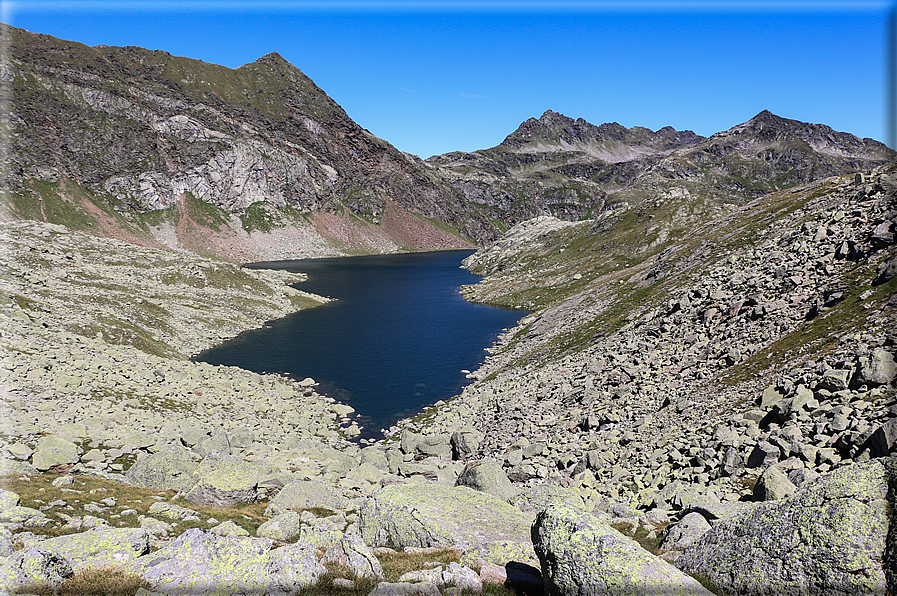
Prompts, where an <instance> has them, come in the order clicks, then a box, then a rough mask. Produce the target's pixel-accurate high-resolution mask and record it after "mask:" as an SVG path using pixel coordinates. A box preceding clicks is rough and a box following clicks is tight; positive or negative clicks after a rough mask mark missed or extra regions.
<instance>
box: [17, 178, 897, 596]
mask: <svg viewBox="0 0 897 596" xmlns="http://www.w3.org/2000/svg"><path fill="white" fill-rule="evenodd" d="M895 196H897V183H895V173H894V172H893V168H891V169H887V168H881V169H879V170H877V171H875V172H872V173H871V175H868V176H867V177H864V178H863V179H862V180H861V181H859V183H858V181H857V180H855V179H854V177H840V178H839V177H835V178H829V179H826V180H823V181H820V182H817V183H813V184H811V185H808V186H805V187H799V188H797V189H790V190H787V191H781V192H780V193H776V194H774V195H771V196H770V197H764V198H761V199H758V200H756V201H754V202H752V203H748V204H747V205H745V206H744V207H743V208H741V209H740V210H739V211H737V212H735V213H731V214H729V215H726V216H723V217H721V218H719V219H717V220H715V221H714V222H712V223H711V224H708V225H707V226H705V227H704V228H702V229H700V230H697V231H695V232H693V233H692V234H691V235H690V236H688V237H686V238H684V239H683V241H682V242H681V243H680V244H677V245H676V246H674V247H673V248H672V249H670V250H668V251H664V252H663V253H661V254H660V255H658V256H657V257H655V258H652V259H648V260H645V261H644V262H641V263H639V264H637V265H634V266H633V267H630V268H622V269H614V270H613V271H610V272H607V273H603V274H601V275H593V274H592V273H591V272H590V270H588V269H587V268H583V269H582V270H579V269H577V268H576V266H571V265H570V264H569V263H568V264H567V265H565V266H562V267H561V266H559V267H557V268H556V269H552V266H550V265H546V264H544V263H542V264H540V265H539V266H538V268H537V267H536V265H534V264H533V263H532V262H529V263H524V262H522V261H519V260H515V259H516V257H515V255H519V254H523V253H527V254H540V253H541V254H542V255H547V256H548V257H549V258H550V257H551V255H553V254H554V255H558V256H559V257H560V255H570V254H571V253H574V252H576V251H574V250H573V249H572V247H573V246H574V245H575V242H577V240H576V238H577V237H576V236H575V235H576V234H584V235H586V236H590V235H592V236H593V235H594V234H595V231H594V230H593V229H592V227H594V226H595V225H596V223H595V222H594V221H585V222H578V223H574V224H570V223H569V222H564V223H560V222H558V221H557V220H553V219H551V218H540V219H537V220H534V221H531V222H528V223H526V224H522V225H521V226H518V227H516V228H514V229H512V230H511V231H510V232H509V233H508V235H506V236H505V237H504V238H503V240H501V241H499V242H497V243H496V244H494V245H493V246H492V247H490V248H489V249H485V250H482V251H480V252H478V253H477V254H476V255H475V256H474V257H472V258H471V260H470V261H469V267H470V268H471V269H472V270H474V271H475V272H476V271H477V270H478V269H480V270H484V271H485V270H488V269H490V268H491V267H492V265H491V264H495V263H504V266H503V270H498V269H496V270H494V271H492V273H491V274H489V275H487V277H486V279H485V280H484V281H483V282H482V283H481V284H479V285H478V286H475V287H473V288H469V289H466V290H465V292H466V294H467V295H468V297H469V298H470V299H472V300H483V301H498V299H499V298H500V297H501V296H512V295H513V294H514V292H515V291H516V290H515V288H516V286H517V285H519V284H530V285H538V284H539V283H547V282H545V280H551V283H557V284H564V283H580V284H582V286H581V288H580V289H579V290H578V291H577V292H576V293H572V294H570V295H569V296H567V297H566V298H563V299H561V300H558V301H557V302H556V303H554V304H552V305H551V306H549V307H547V308H540V309H538V310H537V311H536V312H534V313H533V314H532V315H529V316H528V317H526V318H525V319H523V320H522V321H521V323H520V325H518V327H516V328H515V329H513V330H511V331H509V332H508V333H506V334H505V335H504V336H503V337H502V338H500V340H499V342H498V343H497V344H496V346H495V347H494V348H493V350H492V355H491V356H490V358H489V359H488V361H487V362H486V364H485V365H484V366H483V367H482V368H481V369H480V370H478V371H475V372H474V373H473V374H472V377H473V378H474V383H473V384H472V385H470V386H469V387H467V388H466V389H465V390H464V392H463V393H462V394H461V395H459V396H456V397H454V398H452V399H449V400H445V401H444V402H442V403H438V404H435V405H434V406H433V407H431V408H429V409H427V410H426V411H425V412H423V413H422V414H421V415H419V416H417V417H415V418H413V419H409V420H406V421H403V422H402V423H401V424H399V425H397V426H396V427H395V428H393V429H392V431H391V433H390V436H389V437H388V438H387V439H386V440H385V441H382V442H377V443H375V444H371V445H360V444H357V443H354V442H352V441H351V438H352V437H353V436H354V435H355V434H356V433H357V426H353V423H352V420H351V414H352V412H351V408H348V407H346V406H343V405H341V404H338V403H336V402H334V401H333V400H331V399H329V398H327V397H326V396H322V395H319V394H318V393H317V392H316V391H315V384H314V381H313V380H311V379H307V380H304V381H294V380H291V379H287V378H284V377H281V376H277V375H258V374H255V373H250V372H247V371H243V370H240V369H236V368H230V367H216V366H211V365H207V364H203V363H195V362H191V361H190V360H189V356H191V355H193V354H196V353H197V352H199V351H200V350H202V349H205V348H208V347H211V346H212V345H214V344H216V343H218V342H220V341H222V340H223V339H225V338H229V337H233V336H234V335H236V334H237V333H239V332H240V331H242V330H244V329H248V328H253V327H258V326H260V325H262V324H264V322H265V321H267V320H271V319H274V318H277V317H281V316H284V315H286V314H288V313H290V312H294V311H296V310H298V309H302V308H309V307H314V306H315V305H317V304H320V303H321V302H322V301H323V300H324V299H323V298H320V297H316V296H313V295H310V294H308V293H304V292H301V291H299V290H295V289H293V288H292V287H290V286H289V285H288V284H290V283H294V282H297V281H300V280H301V277H297V276H295V275H292V274H285V273H282V272H274V271H262V270H248V269H242V268H240V267H238V266H235V265H233V264H231V263H227V262H223V261H213V260H208V259H202V258H199V257H196V256H193V255H190V254H186V253H179V252H173V251H163V250H155V249H149V248H141V247H135V246H133V245H130V244H126V243H123V242H118V241H114V240H104V239H99V238H95V237H92V236H88V235H85V234H81V233H78V232H72V231H69V230H67V229H66V228H63V227H61V226H55V225H50V224H42V223H37V222H20V223H4V224H2V234H3V247H4V250H5V254H4V262H5V269H4V273H3V276H2V278H0V284H2V285H0V289H2V293H3V294H2V295H3V304H2V312H3V322H4V323H3V328H2V337H0V340H2V341H0V346H2V350H3V354H2V357H3V364H4V366H3V371H4V387H3V395H2V399H3V405H2V408H3V413H4V418H3V424H2V426H0V450H2V451H3V452H4V453H3V457H4V459H3V460H2V466H3V471H4V472H6V473H7V476H5V478H6V479H7V481H8V482H7V487H6V488H7V490H6V491H4V492H3V493H2V494H0V524H2V526H3V530H0V555H2V556H5V557H6V558H5V560H4V562H3V564H2V569H0V575H2V578H3V580H2V581H3V582H4V583H5V584H6V585H7V586H8V588H7V589H9V590H15V589H25V588H26V587H27V586H30V585H33V584H46V585H57V586H58V585H62V583H63V582H65V581H66V579H67V578H69V577H71V576H73V575H77V574H81V573H84V572H85V571H87V570H90V569H108V568H109V567H110V566H114V567H117V568H118V569H119V570H120V571H121V572H124V573H127V574H130V575H131V576H139V577H140V578H142V579H143V580H144V581H145V582H146V586H145V587H143V588H140V589H142V590H144V591H147V590H148V591H151V592H158V593H168V594H181V593H221V594H246V593H296V592H297V591H299V590H303V589H313V588H312V586H315V585H320V584H321V582H326V583H327V585H328V586H330V588H328V589H342V590H346V591H347V593H349V592H348V591H351V590H355V592H352V593H362V592H363V593H368V592H374V593H378V594H381V593H382V594H386V593H409V594H411V593H413V594H420V593H427V594H437V593H441V594H446V595H447V594H457V593H460V592H463V591H468V592H469V591H474V592H475V591H478V590H482V589H483V583H484V582H485V584H486V586H487V588H486V589H493V588H489V586H490V585H493V584H509V585H511V586H514V587H516V588H517V589H521V590H524V591H526V590H530V591H531V592H529V593H534V592H532V591H533V590H535V591H537V592H539V593H541V591H542V590H543V588H544V589H546V590H547V592H548V593H552V594H554V593H557V594H572V593H589V594H603V593H644V594H651V593H658V592H662V593H682V594H700V593H707V592H706V591H705V590H706V588H705V587H702V586H701V584H699V583H698V582H697V581H695V579H694V577H697V578H699V579H701V581H703V582H704V585H705V586H710V587H712V588H713V589H714V590H717V592H718V593H732V594H767V593H768V594H780V593H808V594H830V593H843V594H855V593H870V594H878V593H884V592H885V591H887V590H890V591H893V590H894V589H895V583H894V582H895V581H897V573H895V568H894V564H895V563H894V561H895V558H897V549H895V545H894V536H895V532H894V531H893V529H889V528H890V525H891V523H892V522H891V517H890V516H891V511H893V506H894V489H893V487H894V486H895V483H897V480H895V478H897V476H895V470H894V464H893V463H892V461H893V457H892V455H893V453H894V449H895V447H894V446H895V440H897V400H895V394H894V387H895V376H897V369H895V363H894V355H895V353H897V345H895V344H897V336H895V331H894V330H895V329H897V299H895V284H897V281H895V278H897V264H895V259H897V244H895V240H894V234H895V232H897V229H895V220H897V205H895ZM565 235H566V236H565ZM559 238H560V239H562V240H564V241H563V242H562V241H560V240H559ZM566 249H569V250H568V251H567V252H564V250H566ZM564 258H566V257H564ZM515 263H517V265H515ZM597 268H598V267H597V266H596V269H597ZM577 275H578V276H579V278H576V276H577ZM648 289H653V293H648V291H647V290H648ZM624 311H625V316H621V317H616V318H614V317H612V316H610V315H611V314H614V313H618V312H624ZM602 317H603V318H602ZM590 320H600V321H601V322H602V323H603V326H601V327H600V328H599V329H596V330H593V331H591V332H590V333H589V334H588V336H587V337H585V340H586V341H584V344H583V345H582V346H581V349H575V350H572V349H571V350H565V349H564V346H567V345H570V341H571V339H570V338H571V337H574V336H577V334H579V335H582V328H581V325H582V324H583V322H584V321H586V322H587V321H590ZM605 323H606V324H605ZM633 539H635V540H633ZM395 551H400V552H404V553H406V555H407V556H408V557H410V556H411V555H412V554H414V553H418V554H420V553H423V559H422V560H420V561H419V563H418V564H417V565H418V566H417V568H414V569H408V570H406V571H404V572H403V573H401V574H397V573H394V572H392V571H384V566H387V567H388V564H389V562H390V561H392V560H393V558H394V557H396V552H395ZM595 553H603V554H602V555H601V556H600V557H597V556H596V555H595ZM656 555H660V556H656ZM428 556H429V557H431V560H429V561H428V559H427V557H428ZM427 562H429V563H431V565H429V566H428V565H425V563H427ZM686 572H687V573H689V574H692V575H686ZM409 574H410V575H409ZM365 578H366V579H365ZM334 586H336V587H334ZM340 586H342V587H340ZM615 586H617V587H619V586H624V587H626V589H628V590H629V592H625V591H623V592H620V591H619V590H618V588H617V587H615ZM615 590H616V591H615ZM378 591H379V592H378Z"/></svg>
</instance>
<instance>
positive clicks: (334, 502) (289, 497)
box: [265, 480, 349, 517]
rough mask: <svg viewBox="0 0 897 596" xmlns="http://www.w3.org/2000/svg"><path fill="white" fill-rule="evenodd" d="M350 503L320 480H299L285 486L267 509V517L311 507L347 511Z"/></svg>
mask: <svg viewBox="0 0 897 596" xmlns="http://www.w3.org/2000/svg"><path fill="white" fill-rule="evenodd" d="M348 504H349V502H348V501H347V500H346V498H345V497H344V496H343V495H342V493H340V492H339V491H337V490H336V489H335V488H333V487H332V486H330V485H328V484H325V483H323V482H320V481H318V480H297V481H295V482H290V483H289V484H287V485H286V486H284V487H283V488H282V489H281V490H280V492H279V493H277V495H276V496H275V497H274V498H273V499H271V503H270V504H269V505H268V507H267V509H265V515H267V516H268V517H274V516H275V515H280V514H281V513H285V512H287V511H291V510H292V511H299V510H300V509H309V508H311V507H322V508H324V509H332V510H334V511H335V510H337V509H345V508H346V507H347V506H348Z"/></svg>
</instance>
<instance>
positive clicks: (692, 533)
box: [660, 512, 710, 550]
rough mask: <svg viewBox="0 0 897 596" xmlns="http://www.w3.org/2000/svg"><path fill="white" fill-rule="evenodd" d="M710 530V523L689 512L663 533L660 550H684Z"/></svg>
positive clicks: (699, 515)
mask: <svg viewBox="0 0 897 596" xmlns="http://www.w3.org/2000/svg"><path fill="white" fill-rule="evenodd" d="M708 530H710V522H708V521H707V518H705V517H704V516H703V515H701V514H700V513H696V512H691V513H687V514H686V515H685V516H683V517H682V519H681V520H679V521H678V522H676V523H675V524H672V525H670V526H669V527H667V529H666V531H665V532H664V534H665V535H664V538H663V543H662V544H661V545H660V546H661V548H663V549H666V550H685V549H686V548H687V547H688V546H690V545H692V544H693V543H694V542H695V541H696V540H698V539H699V538H700V537H701V536H703V535H704V534H705V533H707V531H708Z"/></svg>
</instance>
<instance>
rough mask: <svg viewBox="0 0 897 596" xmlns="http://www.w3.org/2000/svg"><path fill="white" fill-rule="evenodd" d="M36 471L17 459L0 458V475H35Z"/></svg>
mask: <svg viewBox="0 0 897 596" xmlns="http://www.w3.org/2000/svg"><path fill="white" fill-rule="evenodd" d="M37 473H38V470H37V468H35V467H34V466H32V465H31V464H29V463H27V462H23V461H19V460H17V459H9V458H6V457H0V475H2V474H37Z"/></svg>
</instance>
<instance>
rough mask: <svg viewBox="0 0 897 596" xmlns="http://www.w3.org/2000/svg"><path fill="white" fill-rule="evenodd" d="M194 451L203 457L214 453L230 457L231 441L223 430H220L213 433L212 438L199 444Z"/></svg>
mask: <svg viewBox="0 0 897 596" xmlns="http://www.w3.org/2000/svg"><path fill="white" fill-rule="evenodd" d="M193 450H194V451H195V452H196V453H198V454H199V455H200V456H202V457H206V456H207V455H209V454H210V453H212V452H213V451H217V452H219V453H226V454H228V455H230V453H231V445H230V439H229V438H228V436H227V433H225V432H224V431H223V430H218V431H215V432H213V433H212V435H211V436H210V437H208V438H206V439H203V440H201V441H200V442H199V443H197V444H196V446H194V447H193Z"/></svg>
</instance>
